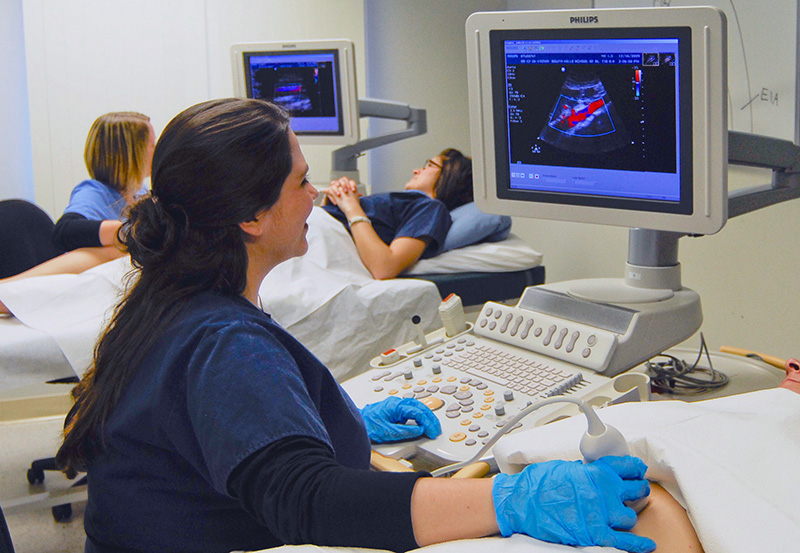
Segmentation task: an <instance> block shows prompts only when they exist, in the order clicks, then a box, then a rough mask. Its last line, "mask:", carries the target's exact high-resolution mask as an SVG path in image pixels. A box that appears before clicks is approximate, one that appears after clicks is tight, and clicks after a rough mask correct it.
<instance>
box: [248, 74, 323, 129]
mask: <svg viewBox="0 0 800 553" xmlns="http://www.w3.org/2000/svg"><path fill="white" fill-rule="evenodd" d="M332 66H333V64H332V63H331V62H320V63H314V64H281V65H268V66H261V67H259V66H257V65H254V66H253V67H252V69H251V71H252V81H251V82H252V91H253V98H258V99H262V100H269V101H271V102H274V103H276V104H278V105H280V106H281V107H283V108H284V109H286V110H287V111H288V112H289V113H290V114H291V115H292V117H335V116H336V101H335V95H334V83H333V67H332Z"/></svg>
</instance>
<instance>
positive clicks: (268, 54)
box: [232, 41, 358, 144]
mask: <svg viewBox="0 0 800 553" xmlns="http://www.w3.org/2000/svg"><path fill="white" fill-rule="evenodd" d="M232 52H233V64H234V78H235V87H236V91H237V96H242V97H247V98H258V99H263V100H268V101H270V102H273V103H275V104H278V105H280V106H282V107H283V108H285V109H286V110H287V111H288V112H289V113H290V114H291V116H292V130H294V132H295V134H297V136H298V138H299V139H300V140H301V141H302V142H305V143H314V142H316V143H330V144H352V143H354V142H356V141H357V140H358V117H357V115H358V105H357V101H358V100H357V96H356V92H355V65H354V57H353V47H352V43H350V42H349V41H306V42H293V43H261V44H242V45H235V46H234V47H233V48H232ZM314 138H316V139H317V140H316V141H313V140H309V139H314Z"/></svg>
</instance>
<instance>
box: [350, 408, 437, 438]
mask: <svg viewBox="0 0 800 553" xmlns="http://www.w3.org/2000/svg"><path fill="white" fill-rule="evenodd" d="M361 416H362V417H363V418H364V424H366V426H367V434H368V435H369V439H370V440H372V441H373V442H375V443H379V444H381V443H385V442H397V441H400V440H408V439H411V438H419V437H420V436H422V435H423V434H425V435H426V436H427V437H429V438H435V437H436V436H438V435H439V434H441V433H442V425H441V424H440V423H439V419H437V418H436V415H434V414H433V411H431V410H430V409H429V408H428V406H427V405H425V404H424V403H422V402H421V401H419V400H417V399H413V398H405V399H400V398H397V397H388V398H386V399H385V400H383V401H379V402H378V403H371V404H370V405H366V406H365V407H364V408H363V409H361ZM409 420H412V421H414V422H416V423H417V424H416V425H413V424H406V422H408V421H409Z"/></svg>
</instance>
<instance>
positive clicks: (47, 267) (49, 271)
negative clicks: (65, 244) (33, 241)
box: [0, 246, 125, 284]
mask: <svg viewBox="0 0 800 553" xmlns="http://www.w3.org/2000/svg"><path fill="white" fill-rule="evenodd" d="M123 255H125V252H123V251H120V250H119V249H117V248H116V247H115V246H103V247H100V248H78V249H77V250H72V251H71V252H67V253H65V254H62V255H59V256H58V257H54V258H53V259H51V260H49V261H45V262H44V263H40V264H39V265H37V266H36V267H33V268H32V269H28V270H27V271H25V272H24V273H20V274H18V275H14V276H12V277H8V278H4V279H2V280H0V284H2V283H3V282H11V281H12V280H20V279H23V278H28V277H32V276H44V275H61V274H78V273H82V272H83V271H86V270H87V269H91V268H92V267H96V266H98V265H101V264H103V263H105V262H107V261H113V260H114V259H119V258H120V257H122V256H123Z"/></svg>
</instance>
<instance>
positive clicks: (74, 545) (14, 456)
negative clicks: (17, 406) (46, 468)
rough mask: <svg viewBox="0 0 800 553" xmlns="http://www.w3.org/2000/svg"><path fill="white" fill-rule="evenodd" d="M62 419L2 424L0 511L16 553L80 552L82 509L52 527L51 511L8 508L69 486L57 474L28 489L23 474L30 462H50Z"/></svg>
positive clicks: (34, 507)
mask: <svg viewBox="0 0 800 553" xmlns="http://www.w3.org/2000/svg"><path fill="white" fill-rule="evenodd" d="M63 425H64V417H63V416H58V417H47V418H39V419H33V420H27V421H15V422H2V423H0V505H2V506H3V511H4V512H6V511H9V512H7V514H6V522H7V523H8V528H9V530H10V532H11V538H12V539H13V541H14V548H15V549H16V551H17V553H73V552H74V553H78V552H82V551H83V542H84V539H85V534H84V532H83V508H84V503H76V504H74V505H73V518H72V521H70V522H68V523H61V522H55V520H53V515H52V513H51V511H50V508H49V507H46V506H37V505H27V506H25V507H22V508H17V509H14V508H9V507H7V505H11V504H12V503H14V502H15V501H16V500H18V499H20V498H23V497H26V496H29V495H30V494H36V493H42V492H45V491H54V490H64V489H66V488H69V486H70V485H71V484H72V482H70V481H69V480H67V479H66V478H65V477H64V476H63V475H61V474H60V473H52V472H48V473H47V474H46V476H45V482H44V484H42V485H37V486H30V485H29V484H28V481H27V478H26V471H27V469H28V467H29V466H30V463H31V461H32V460H34V459H39V458H43V457H48V456H52V455H53V453H54V452H55V451H56V448H57V447H58V443H59V440H60V433H61V430H62V428H63Z"/></svg>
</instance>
